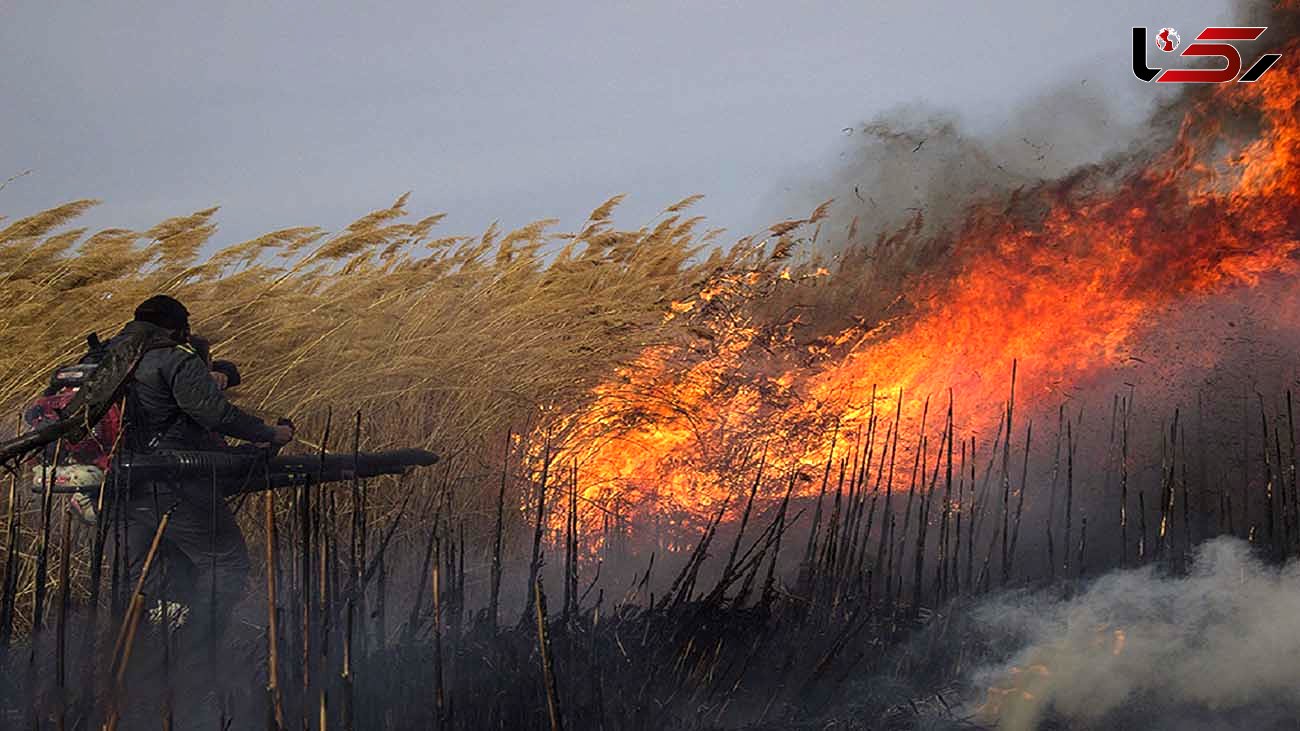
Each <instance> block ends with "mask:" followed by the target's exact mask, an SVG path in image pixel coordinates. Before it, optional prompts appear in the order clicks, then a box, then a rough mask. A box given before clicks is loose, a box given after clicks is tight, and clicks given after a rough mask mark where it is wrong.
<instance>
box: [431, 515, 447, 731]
mask: <svg viewBox="0 0 1300 731" xmlns="http://www.w3.org/2000/svg"><path fill="white" fill-rule="evenodd" d="M436 530H437V528H436V526H435V531H436ZM433 554H434V559H433V699H434V701H433V702H434V719H435V723H436V725H435V728H437V729H442V728H443V724H444V723H445V721H446V717H447V699H446V689H445V688H444V687H443V676H442V571H441V569H442V555H441V554H442V541H441V540H440V539H439V538H437V537H435V538H434V541H433Z"/></svg>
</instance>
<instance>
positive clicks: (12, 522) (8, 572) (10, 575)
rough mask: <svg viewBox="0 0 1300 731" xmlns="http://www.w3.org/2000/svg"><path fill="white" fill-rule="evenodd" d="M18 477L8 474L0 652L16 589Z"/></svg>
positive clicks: (6, 640) (8, 637) (8, 635)
mask: <svg viewBox="0 0 1300 731" xmlns="http://www.w3.org/2000/svg"><path fill="white" fill-rule="evenodd" d="M17 481H18V478H17V476H15V475H10V476H9V506H8V513H9V515H8V519H7V520H6V521H5V528H6V541H5V579H4V590H3V592H2V593H0V652H2V651H3V650H6V649H8V647H9V642H10V640H11V638H12V637H13V628H14V598H15V595H16V594H17V591H18V571H17V569H18V531H19V530H20V529H21V528H22V525H21V523H20V522H19V521H20V517H19V516H20V514H19V512H18V488H17Z"/></svg>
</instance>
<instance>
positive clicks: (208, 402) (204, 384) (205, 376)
mask: <svg viewBox="0 0 1300 731" xmlns="http://www.w3.org/2000/svg"><path fill="white" fill-rule="evenodd" d="M141 325H143V326H144V327H154V326H153V325H149V324H147V323H137V322H132V323H131V325H130V326H129V327H136V328H138V327H140V326H141ZM127 393H128V395H127V419H128V423H129V427H128V428H129V429H130V430H131V432H132V433H133V436H132V437H131V441H132V447H133V448H135V449H210V448H211V447H212V442H213V440H212V439H211V435H210V433H211V432H216V433H218V434H222V435H225V436H228V437H234V438H236V439H243V440H245V441H249V442H267V441H270V440H271V437H272V436H273V435H274V434H275V430H274V429H272V428H271V427H269V426H267V425H266V424H265V423H263V422H262V420H261V419H258V418H257V417H255V416H253V415H251V414H248V413H246V412H244V411H242V410H241V409H239V408H237V407H236V406H235V405H234V404H232V403H230V402H229V401H228V400H226V397H225V395H224V394H223V393H222V392H221V389H219V388H217V384H216V382H215V381H213V380H212V376H211V375H210V374H209V373H208V366H207V364H206V363H205V362H204V361H203V360H202V359H201V358H200V357H199V356H198V355H197V354H196V353H195V352H194V349H193V348H191V347H190V346H188V345H173V346H170V347H163V348H155V349H152V350H149V351H148V352H146V353H145V354H144V356H143V357H142V358H141V359H140V364H139V365H138V366H136V369H135V375H134V377H133V378H132V380H131V383H130V384H129V385H128V387H127Z"/></svg>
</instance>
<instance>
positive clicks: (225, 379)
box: [208, 371, 230, 391]
mask: <svg viewBox="0 0 1300 731" xmlns="http://www.w3.org/2000/svg"><path fill="white" fill-rule="evenodd" d="M208 374H209V375H211V376H212V380H213V381H216V383H217V388H219V389H221V390H222V391H224V390H226V386H227V385H228V384H229V383H230V378H229V376H227V375H226V374H225V373H222V372H221V371H208Z"/></svg>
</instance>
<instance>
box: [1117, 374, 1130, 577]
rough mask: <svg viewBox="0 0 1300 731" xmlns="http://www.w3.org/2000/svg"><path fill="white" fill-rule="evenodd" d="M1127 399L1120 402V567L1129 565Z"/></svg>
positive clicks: (1128, 405) (1128, 406)
mask: <svg viewBox="0 0 1300 731" xmlns="http://www.w3.org/2000/svg"><path fill="white" fill-rule="evenodd" d="M1129 409H1130V404H1129V402H1128V399H1127V398H1124V399H1121V401H1120V439H1119V565H1120V566H1127V565H1128V415H1129Z"/></svg>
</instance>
